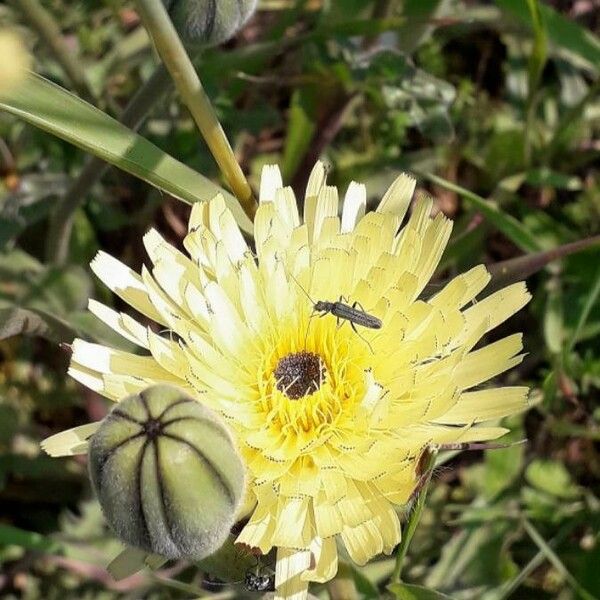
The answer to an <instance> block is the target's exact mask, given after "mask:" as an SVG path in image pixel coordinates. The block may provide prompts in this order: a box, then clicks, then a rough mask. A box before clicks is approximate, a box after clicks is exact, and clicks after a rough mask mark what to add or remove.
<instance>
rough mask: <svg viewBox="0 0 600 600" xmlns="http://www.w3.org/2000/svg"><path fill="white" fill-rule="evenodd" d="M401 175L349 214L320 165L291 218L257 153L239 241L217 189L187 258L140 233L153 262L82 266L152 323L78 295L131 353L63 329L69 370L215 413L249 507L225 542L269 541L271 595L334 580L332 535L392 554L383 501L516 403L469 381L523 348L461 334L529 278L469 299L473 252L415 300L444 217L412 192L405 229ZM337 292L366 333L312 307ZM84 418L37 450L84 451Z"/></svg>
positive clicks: (120, 392)
mask: <svg viewBox="0 0 600 600" xmlns="http://www.w3.org/2000/svg"><path fill="white" fill-rule="evenodd" d="M414 188H415V181H414V180H413V179H412V178H410V177H408V176H406V175H401V176H400V177H399V178H398V179H397V180H396V181H395V182H394V183H393V185H392V186H391V188H390V189H389V191H388V192H387V193H386V194H385V196H384V197H383V199H382V200H381V202H380V203H379V206H378V207H377V209H376V210H375V211H374V212H367V213H366V214H365V212H366V200H367V193H366V188H365V187H364V186H363V185H360V184H357V183H352V184H351V185H350V187H349V188H348V191H347V193H346V196H345V199H344V202H343V205H342V207H341V213H340V202H339V198H338V191H337V189H336V188H335V187H330V186H327V185H326V182H325V169H324V167H323V165H322V164H320V163H318V164H317V165H316V166H315V168H314V170H313V172H312V175H311V177H310V181H309V183H308V187H307V191H306V198H305V202H304V215H303V219H301V217H300V215H299V213H298V208H297V203H296V198H295V197H294V194H293V192H292V190H291V189H290V188H288V187H283V184H282V180H281V175H280V172H279V169H278V168H277V167H265V169H264V171H263V174H262V180H261V187H260V206H259V208H258V211H257V213H256V219H255V223H254V235H255V243H256V247H255V249H254V250H253V249H251V248H250V247H249V246H248V245H247V243H246V241H245V240H244V238H243V237H242V235H241V233H240V230H239V229H238V227H237V225H236V223H235V221H234V218H233V216H232V215H231V213H230V212H229V210H228V209H227V208H226V206H225V202H224V201H223V198H222V197H216V198H214V199H213V200H212V201H210V202H207V203H202V204H196V205H195V206H194V207H193V210H192V215H191V219H190V223H189V233H188V235H187V237H186V238H185V240H184V246H185V249H186V250H187V253H188V255H189V256H188V255H185V254H183V253H181V252H179V251H178V250H176V249H175V248H173V247H172V246H170V245H169V244H168V243H166V242H165V241H164V240H163V238H162V237H161V236H160V235H159V234H158V232H156V231H154V230H152V231H150V232H149V233H148V234H146V236H145V238H144V243H145V246H146V249H147V251H148V254H149V256H150V259H151V261H152V264H153V266H152V269H151V270H149V269H147V268H145V267H144V268H143V269H142V272H141V275H138V274H136V273H134V272H133V271H132V270H130V269H129V268H128V267H126V266H125V265H124V264H122V263H120V262H119V261H118V260H116V259H114V258H112V257H110V256H108V255H107V254H105V253H100V254H99V255H98V256H97V257H96V259H95V260H94V261H93V263H92V269H93V270H94V272H95V273H96V275H97V276H98V277H99V278H100V279H101V280H102V281H103V282H104V283H105V284H106V285H107V286H108V287H109V288H110V289H111V290H112V291H113V292H114V293H116V294H117V295H118V296H120V297H121V298H122V299H123V300H125V301H126V302H127V303H129V304H130V305H131V306H132V307H133V308H135V309H136V310H137V311H138V312H140V313H142V314H143V315H145V316H146V317H148V318H150V319H152V320H153V321H155V322H156V323H158V324H159V328H161V329H162V328H164V329H167V330H168V333H167V334H166V335H164V334H163V335H161V334H158V333H156V332H155V330H154V329H150V328H148V327H144V326H143V325H141V324H140V323H139V322H138V321H136V320H135V319H134V318H132V317H131V316H129V315H127V314H125V313H120V312H115V311H114V310H113V309H111V308H108V307H106V306H104V305H102V304H100V303H98V302H96V301H95V300H91V301H90V310H91V311H92V312H93V313H94V314H95V315H96V316H97V317H98V318H100V319H101V320H102V321H104V322H105V323H107V324H108V325H110V327H112V328H113V329H114V330H115V331H117V332H118V333H120V334H121V335H122V336H123V337H124V338H126V339H127V340H129V341H131V342H133V343H135V344H136V345H137V346H139V347H140V348H141V349H144V350H145V354H143V355H137V354H130V353H127V352H123V351H118V350H113V349H111V348H107V347H104V346H100V345H96V344H90V343H88V342H85V341H83V340H75V342H74V343H73V358H72V363H71V367H70V371H69V372H70V373H71V375H72V376H73V377H74V378H75V379H77V380H78V381H80V382H81V383H83V384H84V385H86V386H88V387H90V388H91V389H93V390H95V391H97V392H99V393H100V394H103V395H105V396H107V397H108V398H111V399H113V400H118V399H120V398H122V397H124V396H126V395H128V394H132V393H136V392H139V391H140V390H142V389H144V388H145V387H147V386H149V385H151V384H154V383H158V382H167V383H173V384H177V385H179V386H180V387H182V388H184V389H185V390H186V391H187V392H188V393H190V394H192V395H194V396H195V397H196V398H197V399H198V401H200V402H202V403H204V404H206V405H207V406H209V407H211V408H213V409H215V410H217V411H218V412H219V413H221V414H222V415H223V416H224V417H225V418H226V419H227V421H228V423H229V425H230V427H231V429H232V431H233V432H234V435H235V436H236V439H237V442H238V444H239V448H240V451H241V452H242V454H243V456H244V458H245V461H246V466H247V470H248V475H249V480H250V486H249V490H250V494H251V498H250V500H251V506H252V505H253V507H254V508H253V511H252V513H251V516H250V520H249V522H248V523H247V524H246V525H245V527H244V529H243V530H242V532H241V533H240V535H239V537H238V540H237V541H238V542H242V543H244V544H247V545H249V546H252V547H257V548H260V550H261V551H262V552H263V553H266V552H268V551H269V550H270V549H271V548H273V547H276V548H277V566H276V586H277V593H276V597H277V598H295V599H300V598H305V597H306V594H307V590H308V584H309V582H310V581H315V582H324V581H327V580H329V579H331V578H332V577H333V576H334V575H335V574H336V571H337V547H336V540H341V542H343V544H344V546H345V547H346V550H347V551H348V554H349V555H350V556H351V558H352V559H353V560H354V561H355V562H356V563H358V564H361V565H362V564H364V563H366V562H367V561H368V560H369V559H371V558H372V557H373V556H375V555H377V554H379V553H381V552H384V553H387V554H389V553H391V552H392V550H393V549H394V547H395V546H396V545H397V544H398V542H399V541H400V522H399V518H398V516H397V512H396V507H397V506H401V505H403V504H404V503H406V502H407V500H408V499H409V498H410V496H411V493H412V492H413V490H414V488H415V485H416V483H417V481H418V478H419V473H418V472H417V464H418V461H419V458H420V457H421V455H422V453H423V451H424V450H425V449H427V448H430V447H432V446H435V445H437V444H446V443H456V442H469V441H475V440H477V441H484V440H491V439H494V438H498V437H499V436H501V435H503V434H504V433H505V432H506V429H503V428H502V427H498V426H495V425H494V424H491V425H481V423H483V422H486V421H495V420H497V419H499V418H501V417H503V416H506V415H510V414H513V413H515V412H518V411H521V410H524V409H526V408H527V405H528V400H527V398H528V390H527V388H525V387H499V388H498V387H486V388H485V389H482V390H476V389H474V388H476V386H478V385H480V384H482V383H484V382H486V381H487V380H489V379H490V378H492V377H494V376H496V375H498V374H499V373H502V372H503V371H506V370H507V369H509V368H511V367H513V366H515V365H516V364H518V363H519V362H520V361H521V359H522V356H521V355H520V354H519V352H520V351H521V348H522V345H521V336H520V335H511V336H509V337H506V338H504V339H501V340H499V341H497V342H495V343H493V344H490V345H487V346H483V347H481V348H478V349H476V350H475V349H474V348H475V346H476V344H477V343H478V342H479V341H480V340H481V338H482V336H484V335H485V334H486V333H487V332H488V331H490V330H491V329H493V328H494V327H496V326H497V325H498V324H499V323H502V322H503V321H504V320H505V319H507V318H508V317H510V316H511V315H512V314H513V313H515V312H516V311H518V310H519V309H520V308H522V307H523V306H524V305H525V304H526V303H527V302H528V300H529V294H528V292H527V290H526V288H525V285H524V284H523V283H518V284H515V285H511V286H509V287H507V288H505V289H503V290H500V291H498V292H496V293H493V294H491V295H488V296H487V297H486V298H485V299H483V300H481V301H479V302H477V303H475V301H474V300H475V297H476V296H477V295H478V294H480V292H481V291H482V290H483V289H484V288H485V286H486V284H487V283H488V282H489V279H490V276H489V274H488V272H487V271H486V269H485V267H484V266H482V265H480V266H477V267H475V268H473V269H471V270H470V271H468V272H467V273H465V274H463V275H460V276H458V277H456V278H454V279H453V280H452V281H451V282H450V283H448V284H447V285H445V286H444V287H443V288H442V289H441V290H440V291H438V292H437V293H436V294H434V295H433V296H431V297H430V298H428V299H422V298H421V296H422V292H423V290H424V288H425V286H426V284H427V283H428V282H429V280H430V278H431V276H432V275H433V273H434V271H435V269H436V267H437V265H438V263H439V260H440V258H441V256H442V253H443V251H444V248H445V246H446V244H447V242H448V238H449V236H450V231H451V227H452V224H451V222H450V221H449V220H448V219H446V218H445V217H444V215H442V214H438V215H437V216H436V217H435V218H432V217H431V216H430V213H431V209H432V201H431V200H430V199H428V198H419V199H417V200H416V201H415V202H414V207H413V210H412V214H411V215H410V217H409V218H408V220H407V222H406V224H405V225H404V227H401V224H402V222H403V221H404V219H405V217H406V215H407V212H408V209H409V205H410V204H411V199H412V196H413V192H414ZM340 214H341V216H339V215H340ZM309 296H310V298H309ZM340 296H344V297H345V298H347V299H348V303H349V304H352V303H354V302H359V303H360V304H361V305H362V306H363V307H364V309H365V311H366V312H367V313H368V314H369V315H373V316H375V317H377V318H378V319H380V320H381V322H382V327H381V329H367V328H362V327H360V326H359V327H358V334H357V332H355V331H354V330H353V329H352V328H351V327H350V325H349V324H348V323H346V322H344V321H341V323H340V324H339V325H340V326H338V323H337V322H336V318H335V317H334V316H332V315H331V314H325V315H324V316H323V318H312V317H313V316H314V315H313V302H312V301H311V298H312V299H313V300H315V301H316V300H327V301H336V300H338V298H340ZM88 427H89V426H88ZM92 427H93V426H92ZM89 434H90V430H89V428H88V429H81V430H80V429H76V430H72V431H70V432H66V434H58V436H55V437H54V438H51V439H50V440H48V441H47V442H46V449H47V450H48V451H49V452H50V453H51V454H54V455H60V454H71V453H75V452H82V451H85V446H86V444H85V438H86V437H87V436H89ZM61 436H62V437H61ZM199 510H201V507H199Z"/></svg>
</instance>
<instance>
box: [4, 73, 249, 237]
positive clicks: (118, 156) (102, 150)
mask: <svg viewBox="0 0 600 600" xmlns="http://www.w3.org/2000/svg"><path fill="white" fill-rule="evenodd" d="M0 109H3V110H5V111H7V112H9V113H12V114H13V115H16V116H18V117H20V118H22V119H24V120H25V121H27V122H28V123H31V124H33V125H35V126H36V127H39V128H41V129H43V130H44V131H48V132H49V133H52V134H54V135H56V136H58V137H60V138H62V139H64V140H66V141H68V142H70V143H71V144H74V145H75V146H77V147H79V148H81V149H83V150H85V151H86V152H90V153H92V154H94V155H96V156H98V157H100V158H101V159H103V160H105V161H107V162H109V163H111V164H113V165H115V166H116V167H119V168H120V169H123V170H124V171H127V172H128V173H131V174H132V175H135V176H136V177H139V178H140V179H143V180H144V181H147V182H148V183H150V184H152V185H154V186H155V187H157V188H159V189H161V190H163V191H165V192H167V193H168V194H171V195H173V196H175V197H176V198H178V199H180V200H184V201H186V202H189V203H192V202H198V201H206V200H210V199H211V198H213V197H214V196H215V195H216V194H219V193H221V194H223V196H224V197H225V201H226V202H227V205H228V206H229V208H230V209H231V210H232V212H233V214H234V216H235V219H236V221H237V222H238V223H239V224H240V227H242V228H243V229H244V230H245V231H246V232H250V233H251V232H252V224H251V222H250V220H249V219H248V217H247V216H246V214H245V213H244V211H243V209H242V207H241V206H240V205H239V204H238V202H237V200H236V199H235V198H234V197H233V196H232V195H231V194H229V193H228V192H226V191H225V190H223V189H222V188H220V187H219V186H217V185H215V184H214V183H212V182H211V181H210V180H209V179H207V178H206V177H203V176H202V175H200V174H199V173H197V172H196V171H194V170H193V169H190V168H189V167H187V166H186V165H184V164H183V163H181V162H179V161H178V160H175V159H174V158H173V157H172V156H169V155H168V154H166V153H165V152H163V151H162V150H160V148H158V147H156V146H155V145H154V144H152V143H150V142H149V141H148V140H146V139H145V138H143V137H142V136H140V135H138V134H136V133H134V132H133V131H131V130H130V129H128V128H127V127H125V126H124V125H122V124H121V123H119V122H118V121H116V120H115V119H113V118H112V117H109V116H108V115H107V114H105V113H103V112H102V111H101V110H99V109H97V108H96V107H94V106H92V105H91V104H88V103H87V102H85V101H83V100H81V99H80V98H78V97H77V96H74V95H73V94H71V93H69V92H67V91H66V90H64V89H63V88H61V87H59V86H57V85H55V84H53V83H51V82H50V81H48V80H46V79H44V78H43V77H40V76H39V75H35V74H33V73H32V74H30V75H29V77H28V78H27V79H26V81H25V82H24V83H23V84H22V85H21V86H19V88H18V89H17V91H16V92H14V93H13V94H12V95H11V96H8V97H4V98H3V99H2V100H0Z"/></svg>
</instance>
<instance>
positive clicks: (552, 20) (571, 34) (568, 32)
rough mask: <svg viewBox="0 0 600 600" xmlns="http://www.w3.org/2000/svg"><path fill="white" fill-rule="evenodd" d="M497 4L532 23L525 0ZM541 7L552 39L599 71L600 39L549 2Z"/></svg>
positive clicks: (512, 0)
mask: <svg viewBox="0 0 600 600" xmlns="http://www.w3.org/2000/svg"><path fill="white" fill-rule="evenodd" d="M496 4H497V5H498V6H499V7H500V8H501V9H503V10H505V11H506V12H508V13H510V14H512V15H513V16H515V17H516V18H517V19H519V21H522V22H524V23H528V24H530V23H531V13H530V12H529V9H528V6H527V3H526V2H523V0H496ZM539 9H540V14H541V17H542V18H543V20H544V22H545V24H546V31H547V33H548V38H549V39H550V41H552V42H553V43H554V44H556V45H557V46H559V47H561V48H564V49H565V50H568V51H569V52H570V53H572V54H574V55H576V56H578V57H579V58H580V59H583V61H584V62H585V64H586V66H587V67H588V68H591V69H594V70H596V71H597V70H598V65H600V40H599V39H598V38H597V37H596V36H595V35H594V34H593V33H592V32H591V31H588V30H586V29H585V28H583V27H581V26H580V25H578V24H577V23H576V22H575V21H573V20H571V19H567V18H566V17H563V16H562V15H561V14H560V13H558V12H556V11H555V10H554V9H552V8H551V7H550V6H548V5H547V4H541V3H540V6H539Z"/></svg>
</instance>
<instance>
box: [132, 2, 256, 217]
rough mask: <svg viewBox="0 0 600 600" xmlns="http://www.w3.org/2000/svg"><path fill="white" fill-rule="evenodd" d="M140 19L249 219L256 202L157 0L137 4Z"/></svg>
mask: <svg viewBox="0 0 600 600" xmlns="http://www.w3.org/2000/svg"><path fill="white" fill-rule="evenodd" d="M137 5H138V9H139V12H140V16H141V17H142V20H143V22H144V25H145V26H146V29H147V30H148V32H149V33H150V36H151V37H152V39H153V40H154V44H155V46H156V49H157V50H158V53H159V55H160V57H161V59H162V61H163V62H164V64H165V66H166V67H167V69H168V71H169V73H170V74H171V77H172V78H173V81H174V82H175V87H176V88H177V91H178V92H179V94H180V95H181V98H182V100H183V102H184V104H185V105H186V106H187V107H188V110H189V111H190V113H191V114H192V117H193V118H194V121H196V124H197V125H198V128H199V129H200V132H201V133H202V136H203V137H204V139H205V141H206V143H207V144H208V147H209V148H210V151H211V152H212V154H213V156H214V158H215V160H216V161H217V164H218V165H219V168H220V169H221V171H222V172H223V174H224V176H225V179H226V180H227V181H228V183H229V185H230V187H231V190H232V191H233V193H234V194H235V196H236V197H237V199H238V200H239V202H240V204H241V205H242V207H243V208H244V210H245V211H246V214H247V215H248V216H249V217H250V218H253V216H254V213H255V211H256V202H255V200H254V196H253V194H252V189H251V188H250V184H249V183H248V181H247V179H246V177H245V176H244V173H243V172H242V169H241V167H240V165H239V164H238V162H237V160H236V158H235V155H234V153H233V150H232V149H231V145H230V144H229V141H228V140H227V137H226V135H225V132H224V131H223V128H222V127H221V124H220V123H219V120H218V118H217V115H216V113H215V111H214V109H213V107H212V104H211V102H210V99H209V98H208V96H207V95H206V92H205V91H204V88H203V87H202V83H201V82H200V79H199V77H198V74H197V73H196V70H195V69H194V66H193V65H192V62H191V61H190V59H189V57H188V55H187V52H186V51H185V48H184V47H183V44H182V42H181V40H180V39H179V36H178V35H177V32H176V31H175V27H174V26H173V23H172V22H171V19H170V18H169V15H168V14H167V11H166V9H165V7H164V5H163V4H162V2H161V1H160V0H138V2H137Z"/></svg>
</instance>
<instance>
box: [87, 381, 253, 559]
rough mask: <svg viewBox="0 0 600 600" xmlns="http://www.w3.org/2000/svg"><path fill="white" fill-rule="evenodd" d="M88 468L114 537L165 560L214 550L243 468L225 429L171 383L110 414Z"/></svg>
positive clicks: (94, 441)
mask: <svg viewBox="0 0 600 600" xmlns="http://www.w3.org/2000/svg"><path fill="white" fill-rule="evenodd" d="M89 469H90V477H91V480H92V485H93V486H94V490H95V492H96V495H97V497H98V500H99V502H100V506H101V507H102V511H103V512H104V515H105V517H106V520H107V521H108V523H109V524H110V526H111V527H112V529H113V530H114V531H115V533H116V534H117V536H119V537H120V538H121V539H122V540H123V541H125V542H127V543H128V544H130V545H132V546H137V547H139V548H142V549H144V550H147V551H148V552H151V553H155V554H161V555H163V556H165V557H168V558H183V557H185V558H190V559H194V560H198V559H201V558H204V557H205V556H208V555H210V554H212V553H213V552H215V551H216V550H218V549H219V547H220V546H221V545H222V544H223V542H224V541H225V540H226V539H227V536H228V534H229V531H230V529H231V527H232V525H233V522H234V517H235V514H236V512H237V510H238V508H239V506H240V504H241V501H242V496H243V493H244V466H243V463H242V460H241V458H240V456H239V455H238V453H237V451H236V449H235V447H234V444H233V441H232V439H231V437H230V435H229V433H228V432H227V429H226V428H225V426H224V425H223V424H222V423H221V421H220V419H219V418H218V417H217V415H215V414H214V413H213V412H212V411H211V410H209V409H208V408H206V407H205V406H203V405H202V404H200V403H199V402H197V401H196V400H194V399H193V398H190V397H189V396H186V395H185V394H183V393H182V392H181V390H179V389H177V388H175V387H171V386H168V385H156V386H153V387H150V388H148V389H146V390H144V391H143V392H141V393H140V394H136V395H132V396H128V397H127V398H125V399H124V400H122V401H121V402H119V403H118V404H117V405H116V406H115V407H114V408H113V409H112V411H111V412H110V413H109V414H108V415H107V416H106V418H105V419H104V421H103V422H102V424H101V425H100V428H99V429H98V430H97V431H96V433H94V434H93V436H92V438H91V443H90V449H89Z"/></svg>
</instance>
